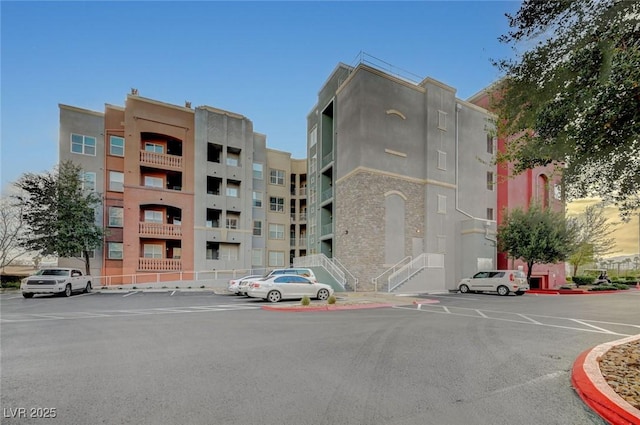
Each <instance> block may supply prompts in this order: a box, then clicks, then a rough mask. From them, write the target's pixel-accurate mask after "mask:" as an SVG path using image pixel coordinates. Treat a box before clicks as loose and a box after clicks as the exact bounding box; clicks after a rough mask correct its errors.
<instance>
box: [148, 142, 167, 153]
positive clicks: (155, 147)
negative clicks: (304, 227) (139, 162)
mask: <svg viewBox="0 0 640 425" xmlns="http://www.w3.org/2000/svg"><path fill="white" fill-rule="evenodd" d="M144 150H145V151H147V152H155V153H164V146H162V145H159V144H157V143H151V142H145V144H144Z"/></svg>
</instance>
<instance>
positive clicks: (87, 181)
mask: <svg viewBox="0 0 640 425" xmlns="http://www.w3.org/2000/svg"><path fill="white" fill-rule="evenodd" d="M82 188H83V189H84V190H90V191H95V190H96V173H94V172H87V173H84V174H83V175H82Z"/></svg>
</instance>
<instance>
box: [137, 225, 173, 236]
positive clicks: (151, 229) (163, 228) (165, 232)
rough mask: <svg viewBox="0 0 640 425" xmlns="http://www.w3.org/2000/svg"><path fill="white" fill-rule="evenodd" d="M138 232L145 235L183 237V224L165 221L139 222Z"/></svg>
mask: <svg viewBox="0 0 640 425" xmlns="http://www.w3.org/2000/svg"><path fill="white" fill-rule="evenodd" d="M138 233H140V235H144V236H160V237H182V226H178V225H176V224H165V223H146V222H140V223H138Z"/></svg>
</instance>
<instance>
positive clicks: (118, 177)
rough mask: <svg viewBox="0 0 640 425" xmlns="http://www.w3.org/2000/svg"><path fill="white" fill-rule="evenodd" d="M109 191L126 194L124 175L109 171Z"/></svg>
mask: <svg viewBox="0 0 640 425" xmlns="http://www.w3.org/2000/svg"><path fill="white" fill-rule="evenodd" d="M109 190H112V191H114V192H124V173H121V172H119V171H109Z"/></svg>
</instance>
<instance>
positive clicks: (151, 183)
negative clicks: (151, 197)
mask: <svg viewBox="0 0 640 425" xmlns="http://www.w3.org/2000/svg"><path fill="white" fill-rule="evenodd" d="M144 185H145V186H146V187H157V188H160V189H162V188H163V187H164V181H163V180H162V177H152V176H144Z"/></svg>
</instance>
